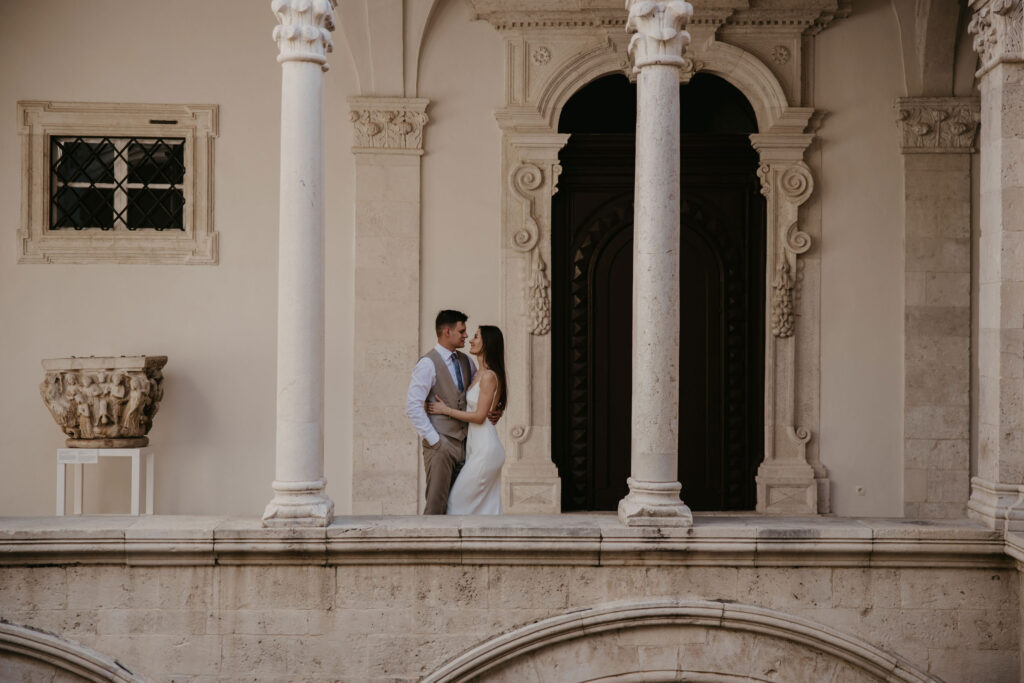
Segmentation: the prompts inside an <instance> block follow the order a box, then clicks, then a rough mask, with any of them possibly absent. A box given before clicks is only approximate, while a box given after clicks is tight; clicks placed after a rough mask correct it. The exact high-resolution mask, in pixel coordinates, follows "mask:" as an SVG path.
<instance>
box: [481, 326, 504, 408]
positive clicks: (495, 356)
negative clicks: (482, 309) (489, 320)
mask: <svg viewBox="0 0 1024 683" xmlns="http://www.w3.org/2000/svg"><path fill="white" fill-rule="evenodd" d="M480 341H481V342H483V352H484V362H485V363H487V367H489V368H490V369H491V370H494V374H496V375H497V376H498V407H499V408H504V407H505V401H506V400H508V383H507V382H506V381H505V337H503V336H502V334H501V330H499V329H498V328H497V327H495V326H494V325H481V326H480Z"/></svg>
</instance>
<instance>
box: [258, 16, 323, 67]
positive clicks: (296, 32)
mask: <svg viewBox="0 0 1024 683" xmlns="http://www.w3.org/2000/svg"><path fill="white" fill-rule="evenodd" d="M335 3H336V0H273V1H272V2H271V3H270V9H271V10H273V12H274V14H275V15H276V16H277V21H278V25H277V26H275V27H274V33H273V38H274V40H276V41H277V48H278V50H280V53H279V54H278V55H277V61H279V62H281V63H282V64H283V63H285V62H313V63H315V64H319V65H320V66H321V68H323V70H324V71H327V69H328V68H329V67H328V65H327V53H328V52H331V51H333V50H334V42H333V41H332V40H331V31H333V30H334V5H335Z"/></svg>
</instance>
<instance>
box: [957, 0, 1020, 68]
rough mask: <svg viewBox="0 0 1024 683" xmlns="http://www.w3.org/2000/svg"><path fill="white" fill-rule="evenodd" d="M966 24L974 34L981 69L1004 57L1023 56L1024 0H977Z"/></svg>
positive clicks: (969, 31)
mask: <svg viewBox="0 0 1024 683" xmlns="http://www.w3.org/2000/svg"><path fill="white" fill-rule="evenodd" d="M972 4H973V5H974V16H973V17H971V23H970V24H969V25H968V27H967V31H968V33H970V34H971V35H973V36H974V40H973V41H972V47H973V48H974V51H975V52H976V53H978V56H979V57H980V58H981V69H980V70H979V73H980V72H983V71H986V70H988V69H989V67H991V66H992V65H994V64H996V63H998V62H1000V61H1002V60H1003V59H1007V58H1009V59H1014V60H1020V59H1022V58H1024V39H1022V36H1024V8H1022V0H989V1H988V2H984V1H983V2H975V3H972Z"/></svg>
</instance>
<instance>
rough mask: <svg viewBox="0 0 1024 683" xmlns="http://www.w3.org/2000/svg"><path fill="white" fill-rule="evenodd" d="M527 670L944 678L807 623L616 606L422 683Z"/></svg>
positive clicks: (533, 629)
mask: <svg viewBox="0 0 1024 683" xmlns="http://www.w3.org/2000/svg"><path fill="white" fill-rule="evenodd" d="M737 648H743V649H742V650H738V649H737ZM737 651H742V652H743V656H742V657H736V656H734V653H736V652H737ZM528 672H529V673H530V675H529V676H528V678H523V680H543V679H544V672H557V678H558V679H559V680H575V681H591V682H593V681H610V680H615V681H641V680H642V681H678V680H687V681H707V682H712V681H713V682H716V683H718V682H721V683H725V682H732V681H768V680H780V679H781V680H826V679H827V680H886V681H908V682H909V681H917V682H921V681H936V680H937V679H935V678H933V677H931V676H929V675H928V674H927V673H925V672H923V671H921V670H920V669H918V668H916V667H915V666H913V665H912V664H910V663H909V662H907V661H906V660H903V659H901V658H899V657H897V656H895V655H892V654H890V653H888V652H885V651H884V650H881V649H880V648H877V647H875V646H874V645H872V644H870V643H868V642H866V641H864V640H861V639H859V638H856V637H854V636H851V635H848V634H845V633H842V632H840V631H837V630H835V629H831V628H829V627H827V626H823V625H821V624H817V623H814V622H811V621H808V620H806V619H801V618H799V617H795V616H792V615H788V614H785V613H782V612H778V611H776V610H771V609H766V608H763V607H754V606H752V605H741V604H735V603H726V602H719V601H696V600H695V601H659V602H645V603H619V604H610V605H605V606H601V607H596V608H591V609H586V610H581V611H577V612H571V613H569V614H563V615H559V616H556V617H551V618H549V619H544V620H542V621H539V622H536V623H533V624H529V625H526V626H523V627H521V628H518V629H516V630H514V631H511V632H509V633H505V634H503V635H500V636H497V637H496V638H492V639H490V640H488V641H486V642H484V643H481V644H479V645H477V646H475V647H473V648H472V649H470V650H468V651H467V652H465V653H463V654H462V655H459V656H458V657H456V658H455V659H453V660H451V661H449V662H448V663H446V664H445V665H443V666H442V667H441V668H440V669H438V670H437V671H435V672H434V673H432V674H430V675H429V676H427V677H426V678H424V679H423V680H424V681H428V682H430V683H441V682H442V681H444V682H449V681H468V680H481V681H487V680H490V679H492V678H493V679H494V680H499V679H500V680H520V677H521V676H526V675H527V673H528ZM833 676H835V677H834V678H833ZM503 677H504V678H503Z"/></svg>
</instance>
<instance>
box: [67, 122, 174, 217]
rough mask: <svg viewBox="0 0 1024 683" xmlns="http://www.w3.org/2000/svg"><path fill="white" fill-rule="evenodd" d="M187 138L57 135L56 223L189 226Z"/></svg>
mask: <svg viewBox="0 0 1024 683" xmlns="http://www.w3.org/2000/svg"><path fill="white" fill-rule="evenodd" d="M184 159H185V139H184V138H138V137H128V138H117V137H82V136H51V138H50V160H51V169H50V171H51V186H50V229H51V230H58V229H62V228H73V229H75V230H85V229H100V230H138V229H153V230H158V231H162V230H184V220H183V209H184V206H185V194H184V180H185V162H184Z"/></svg>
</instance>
